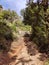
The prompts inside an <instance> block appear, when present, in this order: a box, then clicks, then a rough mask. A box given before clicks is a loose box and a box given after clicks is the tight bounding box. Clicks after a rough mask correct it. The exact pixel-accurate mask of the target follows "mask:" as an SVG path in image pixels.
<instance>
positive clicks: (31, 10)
mask: <svg viewBox="0 0 49 65" xmlns="http://www.w3.org/2000/svg"><path fill="white" fill-rule="evenodd" d="M48 9H49V8H48V0H42V1H41V2H40V0H37V2H35V3H34V2H33V0H32V1H31V0H29V4H28V5H27V7H26V9H25V12H24V21H23V22H24V23H25V24H28V25H31V27H32V39H33V41H34V42H35V43H37V45H38V46H39V47H40V48H41V47H42V48H44V49H45V48H48V45H49V42H48V40H49V22H48V20H49V17H48V16H49V14H48V12H47V10H48Z"/></svg>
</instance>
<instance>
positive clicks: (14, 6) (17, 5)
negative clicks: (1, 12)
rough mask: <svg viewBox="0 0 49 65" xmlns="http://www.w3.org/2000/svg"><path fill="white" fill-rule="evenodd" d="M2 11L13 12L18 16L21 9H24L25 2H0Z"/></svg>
mask: <svg viewBox="0 0 49 65" xmlns="http://www.w3.org/2000/svg"><path fill="white" fill-rule="evenodd" d="M0 5H2V6H3V8H4V9H11V10H14V11H16V12H17V13H18V15H20V11H21V9H23V8H25V7H26V0H0Z"/></svg>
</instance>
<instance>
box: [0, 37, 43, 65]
mask: <svg viewBox="0 0 49 65" xmlns="http://www.w3.org/2000/svg"><path fill="white" fill-rule="evenodd" d="M30 51H31V50H30ZM32 51H34V49H33V50H32ZM34 52H36V51H34ZM40 56H41V53H39V52H37V54H36V53H35V54H33V55H30V54H29V53H28V48H27V45H26V43H25V42H24V39H23V38H20V39H19V40H18V41H17V42H13V43H12V45H11V51H10V52H8V53H4V54H0V65H43V61H42V60H40Z"/></svg>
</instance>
